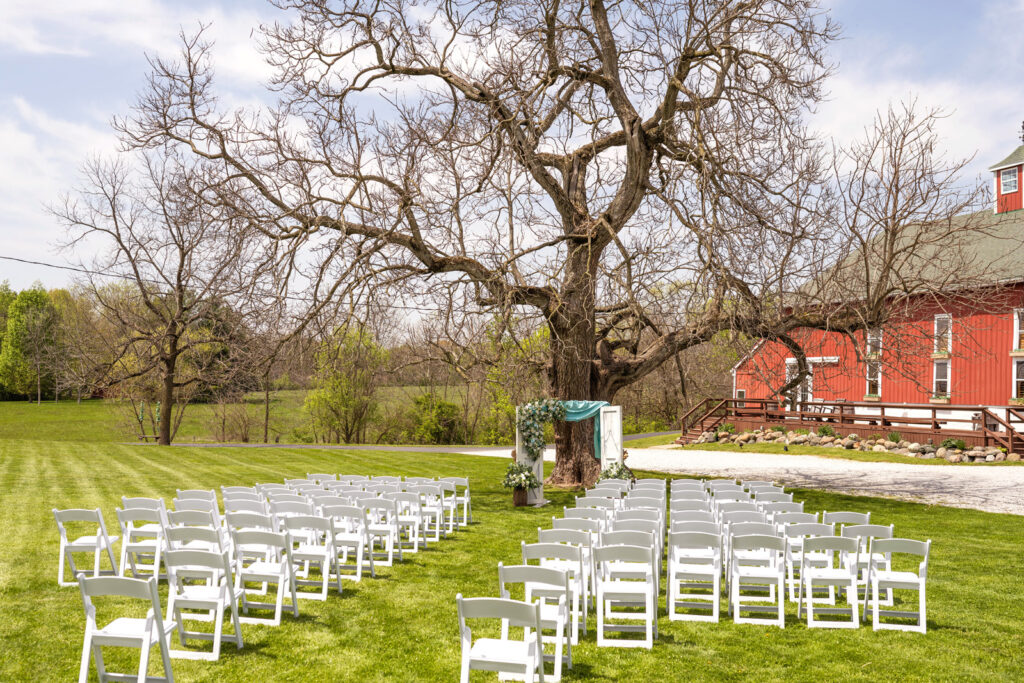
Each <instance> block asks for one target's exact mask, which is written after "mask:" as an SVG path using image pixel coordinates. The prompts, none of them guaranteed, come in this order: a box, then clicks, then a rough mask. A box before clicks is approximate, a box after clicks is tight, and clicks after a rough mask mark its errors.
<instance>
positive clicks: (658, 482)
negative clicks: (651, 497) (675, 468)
mask: <svg viewBox="0 0 1024 683" xmlns="http://www.w3.org/2000/svg"><path fill="white" fill-rule="evenodd" d="M666 485H667V482H666V481H665V480H664V479H657V478H655V477H649V478H646V479H637V480H636V481H635V482H634V483H633V489H634V490H635V489H638V488H641V489H643V488H653V489H661V490H662V491H664V490H665V486H666Z"/></svg>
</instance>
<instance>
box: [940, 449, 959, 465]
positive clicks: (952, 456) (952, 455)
mask: <svg viewBox="0 0 1024 683" xmlns="http://www.w3.org/2000/svg"><path fill="white" fill-rule="evenodd" d="M939 450H940V451H941V450H943V449H941V448H940V449H939ZM960 457H961V456H960V454H959V453H950V454H949V455H947V456H946V460H948V461H949V462H960Z"/></svg>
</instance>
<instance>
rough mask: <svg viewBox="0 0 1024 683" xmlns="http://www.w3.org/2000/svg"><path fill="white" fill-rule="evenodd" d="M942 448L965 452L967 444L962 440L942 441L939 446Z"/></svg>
mask: <svg viewBox="0 0 1024 683" xmlns="http://www.w3.org/2000/svg"><path fill="white" fill-rule="evenodd" d="M940 445H941V446H942V447H943V448H956V449H959V450H961V451H966V450H967V444H966V443H964V440H963V439H943V440H942V443H941V444H940Z"/></svg>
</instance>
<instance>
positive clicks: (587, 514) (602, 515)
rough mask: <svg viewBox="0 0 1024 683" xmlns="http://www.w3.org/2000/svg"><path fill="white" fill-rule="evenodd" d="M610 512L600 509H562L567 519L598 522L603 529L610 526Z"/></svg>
mask: <svg viewBox="0 0 1024 683" xmlns="http://www.w3.org/2000/svg"><path fill="white" fill-rule="evenodd" d="M608 513H609V510H607V509H604V508H599V507H578V508H562V515H563V516H564V518H565V519H590V520H593V521H595V522H597V523H598V524H599V525H600V526H601V529H602V530H603V529H605V528H606V527H607V526H608V518H609V514H608Z"/></svg>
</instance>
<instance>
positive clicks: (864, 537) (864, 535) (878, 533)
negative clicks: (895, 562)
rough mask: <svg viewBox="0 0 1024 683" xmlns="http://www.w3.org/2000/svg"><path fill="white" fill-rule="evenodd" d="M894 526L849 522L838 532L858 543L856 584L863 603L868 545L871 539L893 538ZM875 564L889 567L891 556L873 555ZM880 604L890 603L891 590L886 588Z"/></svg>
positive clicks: (868, 561) (866, 577) (866, 594)
mask: <svg viewBox="0 0 1024 683" xmlns="http://www.w3.org/2000/svg"><path fill="white" fill-rule="evenodd" d="M894 530H895V527H894V526H893V525H892V524H890V525H888V526H885V525H883V524H850V525H848V526H845V527H843V530H842V531H841V532H840V534H839V535H840V536H846V537H847V538H856V539H857V541H858V543H859V548H858V550H859V554H858V557H859V558H860V560H859V561H858V565H859V566H858V580H857V583H858V586H859V587H860V588H862V589H863V599H864V605H865V606H866V605H867V604H868V592H869V586H868V565H869V564H870V561H871V556H870V555H868V547H869V546H870V545H871V541H873V540H874V539H886V538H894ZM874 559H875V561H876V564H877V566H879V567H881V568H883V569H890V568H891V558H890V557H889V556H888V555H876V556H875V557H874ZM882 604H883V605H886V606H890V605H892V591H891V590H886V591H885V597H884V598H883V599H882ZM864 618H865V619H867V609H866V607H865V614H864Z"/></svg>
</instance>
